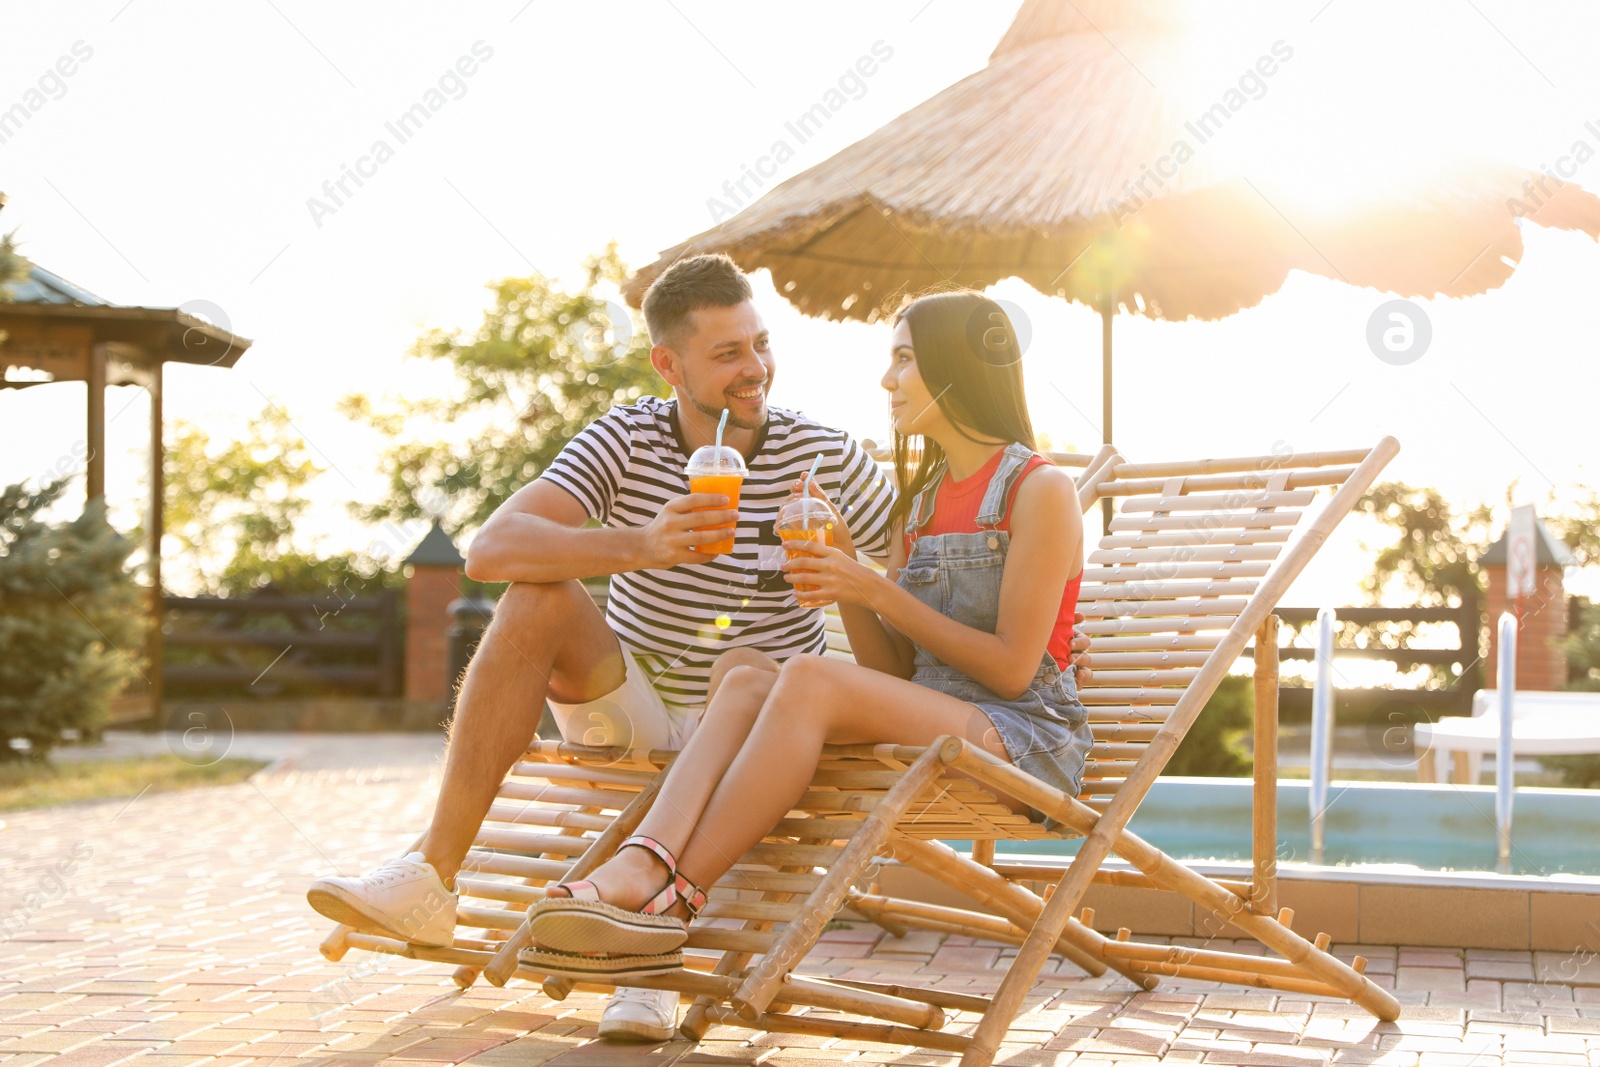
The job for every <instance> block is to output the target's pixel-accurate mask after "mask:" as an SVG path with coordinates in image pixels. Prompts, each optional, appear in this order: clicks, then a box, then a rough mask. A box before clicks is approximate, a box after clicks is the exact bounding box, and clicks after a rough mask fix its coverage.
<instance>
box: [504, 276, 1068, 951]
mask: <svg viewBox="0 0 1600 1067" xmlns="http://www.w3.org/2000/svg"><path fill="white" fill-rule="evenodd" d="M881 384H882V385H883V388H884V389H885V390H887V391H888V394H889V401H890V407H889V410H890V418H891V419H892V421H893V423H894V430H895V438H894V440H895V447H894V455H895V467H896V472H897V474H898V476H899V484H900V485H901V486H902V492H901V495H900V497H899V499H898V501H897V503H896V506H895V512H894V521H895V528H896V536H895V537H894V539H893V550H892V555H891V558H890V561H889V566H888V572H887V576H886V577H885V576H883V575H880V574H878V573H877V572H876V571H874V570H872V569H871V568H869V567H867V566H866V565H864V564H862V563H860V562H858V561H857V559H856V555H855V549H854V546H853V545H852V544H851V541H850V536H849V530H848V528H847V526H846V525H845V523H844V522H843V520H840V522H839V524H838V526H837V527H836V529H835V535H836V537H835V545H834V546H833V547H825V546H821V545H815V544H812V543H809V542H796V544H799V545H800V546H801V548H802V552H803V555H801V556H798V557H797V558H795V559H792V560H790V561H789V562H788V563H787V564H785V566H784V570H785V571H786V572H787V574H788V578H789V581H790V582H791V584H794V583H799V584H803V585H806V586H808V587H811V590H812V591H808V592H807V593H806V594H805V597H806V599H805V600H804V601H803V602H805V603H826V602H828V601H836V602H837V603H838V604H839V607H840V613H841V615H842V616H843V619H844V623H845V628H846V630H847V632H848V634H849V637H850V645H851V648H852V649H853V650H854V652H855V658H856V663H854V664H852V663H848V662H845V661H842V660H833V659H826V658H823V657H821V656H797V657H795V658H793V659H790V660H788V661H787V662H785V663H784V664H783V665H782V667H781V669H779V670H776V672H774V670H773V669H772V667H771V664H770V662H769V663H762V662H760V659H761V657H757V656H751V655H750V654H748V653H746V654H744V658H743V659H742V660H741V659H739V658H736V656H735V655H730V656H729V657H725V658H724V660H723V661H720V662H719V665H718V666H719V668H721V669H720V670H719V671H718V672H717V682H718V684H717V686H716V689H715V692H714V695H713V696H712V699H711V701H710V703H709V704H708V706H707V709H706V717H705V720H704V721H703V722H702V724H701V725H700V727H699V729H698V730H696V732H695V734H694V735H693V737H692V738H691V739H690V741H689V743H688V745H687V746H685V748H684V749H683V751H682V753H681V754H680V755H679V756H678V757H677V759H676V760H675V761H674V762H673V764H672V767H671V770H670V771H669V772H668V774H667V777H666V780H665V782H664V784H663V787H662V791H661V794H660V796H659V798H658V799H657V800H656V802H655V804H654V805H653V806H652V808H651V810H650V812H649V814H648V815H647V816H646V817H645V819H644V820H643V822H642V823H641V824H640V826H639V833H638V834H637V835H636V836H634V837H632V838H629V839H628V841H627V842H626V843H625V844H624V847H622V848H620V849H619V850H618V852H617V854H616V855H615V856H614V857H613V858H612V859H611V860H609V861H608V862H606V863H605V864H603V865H602V866H601V867H599V868H598V869H597V870H596V871H595V872H594V873H593V874H592V875H590V876H589V878H588V879H587V880H586V881H583V882H574V883H571V884H566V885H555V886H551V887H550V888H549V889H548V890H547V894H548V897H547V899H545V900H542V901H540V902H539V903H537V904H535V905H534V906H533V907H532V908H531V909H530V910H529V916H530V923H531V928H532V932H533V939H534V942H535V944H536V946H537V948H536V949H534V950H532V951H531V952H530V953H529V954H528V955H527V956H525V959H526V961H527V962H528V963H529V964H530V965H531V966H535V967H537V968H539V969H542V970H546V971H553V972H555V973H561V974H568V975H574V976H583V975H605V976H608V977H614V978H620V977H626V976H634V975H645V974H655V973H661V972H662V971H665V970H670V969H671V968H673V967H676V966H678V965H680V962H681V957H680V956H679V954H678V953H677V949H678V948H679V947H681V945H682V944H683V941H684V939H685V937H686V936H687V934H686V924H685V920H686V919H688V918H691V917H692V916H693V915H694V914H696V913H697V912H698V911H699V908H700V906H701V905H702V904H703V903H704V900H705V896H704V892H703V891H702V890H701V888H700V887H702V886H710V885H712V884H713V883H714V882H715V881H716V880H717V879H718V878H720V877H721V876H722V875H723V874H724V873H725V872H726V871H727V870H728V869H729V868H730V867H732V866H733V864H734V863H735V862H736V861H737V860H738V859H739V857H741V856H742V855H744V853H745V852H746V851H747V850H748V849H749V848H751V847H752V846H753V845H755V844H756V843H757V842H759V841H760V840H761V839H762V837H764V836H765V835H766V834H768V833H769V832H771V830H772V828H773V827H774V826H775V825H776V824H777V823H778V821H779V820H780V819H782V818H783V817H784V815H785V814H786V813H787V812H788V811H789V810H790V809H791V808H792V807H793V805H794V804H795V803H796V801H797V800H798V799H799V797H800V795H801V793H802V792H804V790H805V788H806V785H807V784H808V783H809V782H810V780H811V777H812V774H813V773H814V772H815V770H816V767H817V764H818V762H819V760H820V757H821V752H822V746H823V745H825V744H862V743H885V742H887V743H893V744H902V745H927V744H930V743H931V742H933V741H934V740H935V739H937V738H938V737H940V736H942V735H945V734H953V735H958V736H961V737H965V738H966V739H967V740H968V741H970V742H972V743H973V744H975V745H981V746H982V747H983V748H984V749H985V750H987V751H988V752H990V753H993V754H994V755H995V756H998V757H999V758H1001V759H1004V760H1007V761H1009V762H1011V763H1013V764H1015V765H1017V766H1018V767H1020V768H1022V769H1023V770H1025V771H1027V772H1028V773H1030V774H1032V775H1033V776H1034V777H1036V778H1039V779H1041V780H1043V781H1045V782H1048V783H1049V784H1051V785H1053V786H1055V787H1057V788H1059V789H1061V790H1063V791H1065V792H1068V793H1072V794H1076V793H1077V791H1078V789H1079V788H1080V786H1081V784H1082V775H1083V766H1084V758H1085V755H1086V754H1087V752H1088V750H1089V746H1090V743H1091V741H1090V734H1089V729H1088V726H1087V723H1086V718H1087V716H1086V713H1085V711H1084V709H1083V706H1082V705H1081V704H1080V703H1079V702H1078V699H1077V693H1076V687H1075V683H1074V681H1073V676H1072V672H1071V670H1070V669H1068V667H1067V660H1068V656H1069V646H1070V642H1071V637H1072V620H1073V613H1074V610H1075V607H1076V603H1077V592H1078V584H1079V581H1080V579H1081V573H1082V569H1083V527H1082V518H1081V513H1080V510H1079V507H1078V500H1077V492H1076V490H1075V488H1074V486H1073V483H1072V480H1071V478H1070V477H1068V475H1067V474H1066V473H1065V472H1063V471H1061V470H1059V469H1057V468H1056V467H1055V466H1054V465H1053V464H1051V463H1050V462H1049V461H1048V460H1047V459H1045V458H1044V457H1042V456H1039V455H1037V454H1036V453H1035V452H1034V451H1033V429H1032V425H1031V423H1030V421H1029V418H1028V412H1027V407H1026V404H1025V402H1024V397H1023V388H1022V368H1021V352H1020V350H1019V348H1018V345H1017V341H1016V334H1015V331H1014V330H1013V328H1012V325H1011V323H1010V321H1009V320H1008V319H1007V317H1006V315H1005V313H1004V311H1002V310H1001V308H1000V307H999V305H998V304H996V303H994V301H992V300H989V299H988V298H987V297H985V296H983V295H982V294H980V293H976V292H970V291H962V292H950V293H940V294H936V295H932V296H926V297H923V298H921V299H919V300H916V301H914V302H913V303H911V304H910V305H909V306H908V307H906V308H905V310H904V311H902V312H901V314H900V315H899V316H898V318H897V319H896V323H895V330H894V336H893V338H892V341H891V351H890V356H889V368H888V370H887V371H886V372H885V374H884V376H883V379H882V382H881ZM913 458H915V461H916V462H915V466H914V468H913V465H912V460H913ZM818 495H820V493H819V494H818ZM1015 806H1016V807H1018V808H1019V809H1020V807H1021V805H1020V804H1018V805H1015ZM630 846H632V847H630Z"/></svg>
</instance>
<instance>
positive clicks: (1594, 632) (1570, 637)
mask: <svg viewBox="0 0 1600 1067" xmlns="http://www.w3.org/2000/svg"><path fill="white" fill-rule="evenodd" d="M1577 600H1578V610H1577V612H1576V614H1577V616H1578V625H1577V628H1576V629H1574V630H1573V631H1572V632H1570V633H1568V634H1567V641H1566V645H1565V646H1564V650H1565V652H1566V654H1567V673H1568V676H1569V678H1570V680H1569V681H1568V682H1567V688H1568V689H1576V690H1579V691H1582V692H1585V693H1600V604H1596V603H1594V602H1593V601H1591V600H1589V599H1588V598H1586V597H1578V598H1577Z"/></svg>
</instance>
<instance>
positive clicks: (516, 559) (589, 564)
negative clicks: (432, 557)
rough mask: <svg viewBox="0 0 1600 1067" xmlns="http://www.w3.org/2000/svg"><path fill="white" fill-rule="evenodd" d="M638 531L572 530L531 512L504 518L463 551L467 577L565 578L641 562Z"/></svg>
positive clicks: (604, 572) (510, 579) (641, 540)
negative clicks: (465, 552) (465, 555)
mask: <svg viewBox="0 0 1600 1067" xmlns="http://www.w3.org/2000/svg"><path fill="white" fill-rule="evenodd" d="M644 548H645V542H644V531H643V530H642V529H636V528H633V527H622V528H618V527H608V526H603V527H599V528H596V529H575V528H573V527H571V526H564V525H562V524H561V523H559V522H552V521H550V520H549V519H543V518H540V517H539V516H537V515H528V514H514V515H506V516H504V517H503V518H502V519H501V520H500V521H499V522H498V523H494V524H490V525H486V526H485V527H484V528H483V529H482V530H480V531H479V533H478V536H477V537H476V538H474V539H473V541H472V544H471V546H470V547H469V548H468V549H467V577H469V578H471V579H473V580H474V581H479V582H529V583H535V584H538V583H549V582H565V581H569V580H571V579H574V578H580V579H581V578H597V577H600V576H601V575H607V574H621V573H623V572H624V571H633V570H639V569H640V568H642V567H644V566H646V564H647V562H648V561H647V560H646V559H645V554H644Z"/></svg>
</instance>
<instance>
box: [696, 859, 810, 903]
mask: <svg viewBox="0 0 1600 1067" xmlns="http://www.w3.org/2000/svg"><path fill="white" fill-rule="evenodd" d="M820 881H822V875H820V874H802V873H800V872H798V871H773V870H764V869H762V868H759V867H752V866H750V865H749V864H740V865H739V866H737V867H735V868H734V869H733V870H731V871H729V872H728V873H727V874H725V875H723V876H722V878H721V879H720V880H719V881H718V882H717V884H716V885H715V886H713V887H712V889H711V895H712V896H716V895H717V894H718V893H723V892H728V893H731V892H734V891H743V890H746V889H755V890H760V891H761V892H763V893H809V892H811V891H812V890H813V889H815V888H817V883H818V882H820Z"/></svg>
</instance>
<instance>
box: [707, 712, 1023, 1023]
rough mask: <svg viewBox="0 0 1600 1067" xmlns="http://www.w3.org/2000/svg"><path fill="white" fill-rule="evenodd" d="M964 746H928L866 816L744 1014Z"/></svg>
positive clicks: (753, 1012)
mask: <svg viewBox="0 0 1600 1067" xmlns="http://www.w3.org/2000/svg"><path fill="white" fill-rule="evenodd" d="M950 742H954V743H955V748H954V749H951V748H950V744H949V743H950ZM960 745H961V740H960V739H959V738H942V739H941V740H940V741H937V742H935V743H934V744H932V745H930V746H928V748H927V750H926V751H924V752H923V754H922V755H921V756H919V757H918V758H917V761H916V762H915V763H913V764H912V765H911V766H910V767H908V768H906V771H905V773H904V774H903V775H901V777H900V781H899V782H897V783H895V785H894V787H893V788H892V789H890V790H889V791H888V792H887V793H885V794H884V795H883V799H882V800H880V801H878V803H877V805H876V806H874V807H873V809H872V811H871V813H870V814H868V815H867V817H866V818H865V819H863V820H862V821H861V827H860V828H859V829H858V830H857V831H856V832H855V835H854V836H853V837H852V838H851V839H850V843H849V844H848V845H847V846H845V849H844V851H843V852H841V853H839V857H838V858H837V859H836V860H834V863H833V866H832V867H831V868H829V870H828V873H827V876H826V877H824V878H823V879H822V881H821V882H820V883H818V885H817V887H816V888H815V889H813V890H812V891H811V895H810V896H809V897H807V898H806V903H805V908H804V910H803V911H802V912H801V913H800V915H799V916H797V917H796V918H795V919H794V920H793V921H791V922H790V923H789V924H788V925H787V926H785V927H784V931H783V936H782V937H780V938H779V939H778V941H777V943H776V944H774V945H773V946H772V948H770V949H768V950H767V952H766V953H765V954H764V955H763V956H762V957H761V961H760V962H759V963H758V964H756V966H755V969H754V970H752V971H751V972H750V976H749V977H748V978H746V979H745V980H744V983H743V984H742V985H741V986H740V987H739V991H738V992H737V993H735V994H734V996H733V998H732V1000H731V1001H730V1003H731V1004H732V1005H733V1009H734V1010H735V1011H736V1012H737V1013H738V1014H739V1015H740V1016H741V1017H743V1018H744V1019H746V1020H753V1019H755V1018H757V1017H759V1016H760V1015H761V1013H762V1012H764V1011H766V1010H767V1005H769V1004H771V1003H772V998H773V995H774V994H775V993H776V992H777V990H778V987H779V985H780V984H781V983H782V982H783V976H784V975H785V974H788V973H789V972H790V971H791V970H793V969H794V966H795V965H796V964H797V963H799V962H800V960H801V959H803V958H804V957H805V955H806V953H808V952H810V951H811V947H812V946H813V945H814V944H816V941H817V938H818V937H819V936H821V934H822V928H823V927H824V926H826V925H827V923H828V921H829V920H830V919H832V918H833V916H834V915H835V914H836V913H837V912H838V910H839V906H840V905H841V904H843V903H844V899H845V894H846V893H847V892H848V891H849V889H850V886H851V884H852V883H854V882H855V880H856V879H857V878H858V877H859V876H860V874H861V872H862V870H863V869H865V868H866V866H867V864H868V863H869V862H871V860H872V857H873V856H875V855H877V853H878V850H879V849H881V848H882V847H883V845H884V843H885V842H886V841H888V839H889V831H890V830H892V829H893V828H894V824H895V822H896V821H897V820H898V819H899V818H900V816H901V815H902V814H903V813H904V812H905V811H906V809H907V808H909V807H910V806H911V803H912V801H914V800H916V799H917V797H918V796H919V795H920V794H921V793H922V791H923V789H924V788H926V787H927V785H928V784H929V783H930V782H932V781H933V780H934V778H936V777H938V775H939V772H940V771H942V770H944V767H945V764H946V763H947V762H948V760H947V759H946V758H945V753H946V750H950V755H951V756H952V757H953V755H954V753H955V752H957V751H959V750H960ZM1052 940H1053V939H1052Z"/></svg>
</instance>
